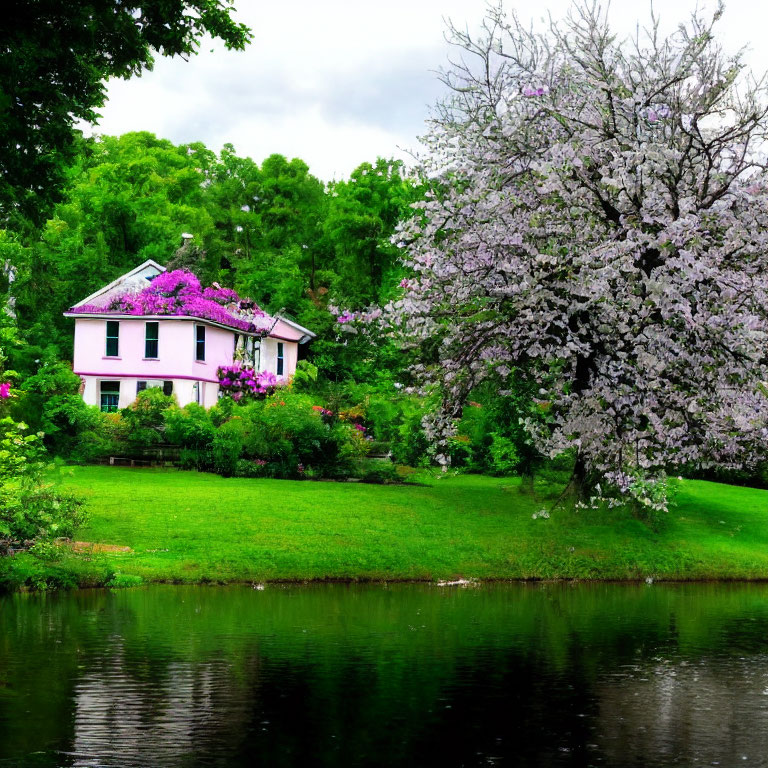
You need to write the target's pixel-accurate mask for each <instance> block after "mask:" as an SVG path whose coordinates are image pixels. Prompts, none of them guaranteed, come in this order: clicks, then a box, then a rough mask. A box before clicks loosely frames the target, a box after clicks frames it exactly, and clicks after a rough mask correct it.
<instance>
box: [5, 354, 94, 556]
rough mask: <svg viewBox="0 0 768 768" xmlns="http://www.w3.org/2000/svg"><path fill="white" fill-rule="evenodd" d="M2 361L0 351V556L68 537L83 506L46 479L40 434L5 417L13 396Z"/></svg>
mask: <svg viewBox="0 0 768 768" xmlns="http://www.w3.org/2000/svg"><path fill="white" fill-rule="evenodd" d="M4 361H5V355H4V353H3V347H2V346H0V557H2V556H7V555H9V554H13V553H14V552H17V551H19V550H23V549H30V548H31V547H34V546H38V547H41V546H43V545H44V543H45V542H50V540H52V539H55V538H57V537H60V536H70V535H71V534H72V533H73V532H74V530H75V529H76V528H77V526H78V525H80V524H81V523H82V522H83V520H84V513H83V510H82V502H80V501H79V500H78V499H76V498H75V497H74V496H72V495H71V494H62V493H61V492H59V491H58V490H57V489H56V488H55V487H54V486H53V485H52V484H51V483H50V482H47V481H46V479H45V475H44V473H45V469H46V463H45V456H46V451H45V448H44V446H43V441H42V433H35V432H32V431H31V430H30V429H29V427H28V425H27V424H25V423H24V422H21V421H16V420H15V419H13V418H11V417H10V416H9V415H8V409H9V407H10V404H11V402H12V401H13V400H15V399H16V396H17V395H16V392H15V391H14V388H13V387H12V386H11V381H10V377H11V376H13V372H12V371H5V370H4V366H3V363H4ZM81 402H82V401H81Z"/></svg>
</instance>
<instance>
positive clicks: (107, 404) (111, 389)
mask: <svg viewBox="0 0 768 768" xmlns="http://www.w3.org/2000/svg"><path fill="white" fill-rule="evenodd" d="M119 401H120V382H119V381H102V382H101V401H100V406H101V410H102V411H104V413H115V412H116V411H117V404H118V402H119Z"/></svg>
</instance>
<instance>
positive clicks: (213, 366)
mask: <svg viewBox="0 0 768 768" xmlns="http://www.w3.org/2000/svg"><path fill="white" fill-rule="evenodd" d="M164 273H165V274H164ZM163 274H164V276H163V277H160V278H159V280H157V281H155V279H156V278H158V277H159V276H161V275H163ZM64 314H65V316H66V317H72V318H74V319H75V350H74V366H73V367H74V371H75V373H76V374H78V375H79V376H80V378H81V379H82V380H83V384H84V389H83V399H84V400H85V402H86V403H89V404H90V405H97V406H99V407H100V408H101V410H102V411H116V410H117V409H118V408H124V407H125V406H127V405H129V404H130V403H132V402H133V400H135V398H136V395H137V394H138V393H139V392H141V391H142V390H143V389H146V388H147V387H162V388H163V390H164V391H165V392H166V393H167V394H174V395H175V396H176V399H177V400H178V402H179V405H182V406H184V405H186V404H187V403H199V404H200V405H203V406H205V407H206V408H209V407H210V406H212V405H214V404H215V403H216V401H217V400H218V398H219V381H218V377H217V375H216V372H217V370H218V368H219V366H229V365H233V364H237V363H241V364H242V365H243V366H244V367H252V368H254V369H255V370H257V371H269V372H271V373H274V374H275V375H276V376H277V377H278V379H288V378H290V377H291V376H292V375H293V373H294V371H295V370H296V361H297V358H298V349H299V344H304V343H306V342H307V341H309V340H310V339H312V338H314V336H315V334H313V333H312V332H311V331H309V330H307V329H306V328H303V327H302V326H300V325H297V324H296V323H294V322H291V321H290V320H287V319H286V318H283V317H280V316H275V317H272V316H270V315H267V314H265V313H264V312H262V311H261V310H260V309H259V308H258V307H257V306H255V304H253V302H250V301H248V300H242V299H240V297H238V296H237V294H235V292H234V291H229V290H227V289H222V288H219V287H218V286H215V287H213V288H206V289H202V288H201V286H200V284H199V282H198V281H197V278H195V277H194V275H192V274H191V273H188V272H171V273H166V270H165V268H164V267H161V266H160V265H159V264H157V263H156V262H154V261H152V260H149V261H145V262H144V263H143V264H141V265H140V266H138V267H136V269H133V270H131V271H130V272H128V273H126V274H125V275H123V276H122V277H119V278H118V279H117V280H115V281H114V282H112V283H110V284H109V285H105V286H104V287H103V288H101V289H100V290H98V291H96V292H95V293H92V294H91V295H90V296H87V297H86V298H84V299H83V300H82V301H80V302H78V303H77V304H75V305H74V306H73V307H72V308H71V309H70V310H69V311H68V312H65V313H64Z"/></svg>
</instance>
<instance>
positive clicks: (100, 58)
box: [0, 0, 250, 226]
mask: <svg viewBox="0 0 768 768" xmlns="http://www.w3.org/2000/svg"><path fill="white" fill-rule="evenodd" d="M232 11H233V8H232V5H231V2H230V0H225V1H224V2H222V1H221V0H141V2H139V1H138V0H71V2H68V3H62V2H60V0H8V2H7V3H6V4H5V5H4V7H3V23H2V25H0V50H2V51H3V56H1V57H0V225H5V226H7V225H8V223H9V222H11V221H14V220H17V219H18V218H19V217H24V218H28V219H32V220H34V221H38V222H39V221H42V220H43V219H44V218H45V216H46V215H48V213H49V212H50V210H51V209H52V206H53V204H54V203H55V201H56V200H57V199H59V190H60V188H61V187H62V185H63V183H64V168H65V167H66V165H67V161H68V160H69V159H70V158H71V157H72V156H73V154H74V152H75V150H76V147H77V145H76V142H75V135H76V131H75V130H74V124H75V121H76V120H77V119H83V120H87V121H89V122H95V121H96V120H97V119H98V117H99V115H98V112H97V110H98V109H99V107H101V106H103V104H104V101H105V97H106V85H105V81H106V79H107V78H110V77H122V78H129V77H131V76H133V75H138V74H140V73H141V72H142V71H143V70H146V69H151V68H152V65H153V62H154V54H156V53H159V54H161V55H163V56H176V55H190V54H193V53H196V49H197V47H198V45H199V41H200V38H201V37H202V36H203V35H204V34H210V35H211V36H213V37H215V38H220V39H221V40H223V41H224V43H225V45H226V46H227V47H228V48H234V49H243V48H244V47H245V45H246V44H247V42H248V41H249V39H250V31H249V30H248V28H247V27H245V26H244V25H243V24H238V23H237V22H235V21H234V20H233V19H232V17H231V14H232Z"/></svg>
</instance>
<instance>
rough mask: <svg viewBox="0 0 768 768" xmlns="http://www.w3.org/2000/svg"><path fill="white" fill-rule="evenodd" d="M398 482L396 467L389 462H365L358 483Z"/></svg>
mask: <svg viewBox="0 0 768 768" xmlns="http://www.w3.org/2000/svg"><path fill="white" fill-rule="evenodd" d="M399 481H400V476H399V475H398V473H397V467H396V466H395V465H394V464H392V462H390V461H375V460H371V461H369V462H367V466H365V467H364V468H363V470H362V472H361V474H360V482H363V483H396V482H399Z"/></svg>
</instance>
